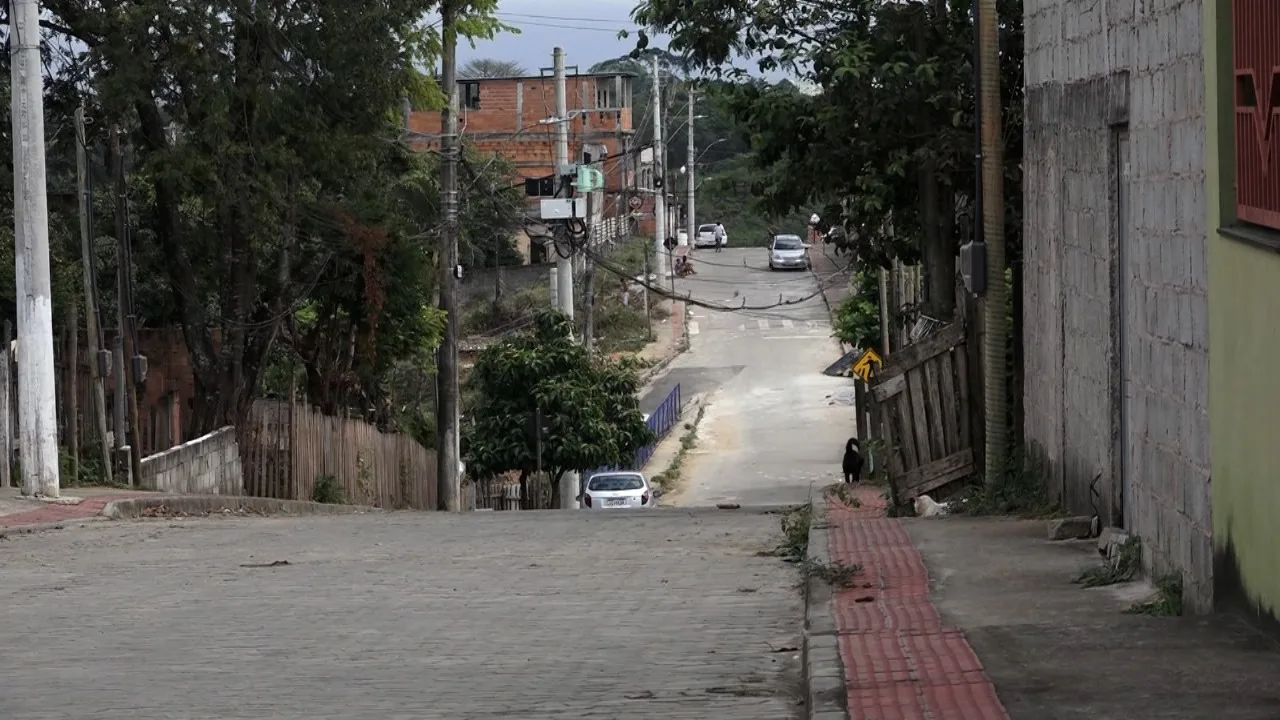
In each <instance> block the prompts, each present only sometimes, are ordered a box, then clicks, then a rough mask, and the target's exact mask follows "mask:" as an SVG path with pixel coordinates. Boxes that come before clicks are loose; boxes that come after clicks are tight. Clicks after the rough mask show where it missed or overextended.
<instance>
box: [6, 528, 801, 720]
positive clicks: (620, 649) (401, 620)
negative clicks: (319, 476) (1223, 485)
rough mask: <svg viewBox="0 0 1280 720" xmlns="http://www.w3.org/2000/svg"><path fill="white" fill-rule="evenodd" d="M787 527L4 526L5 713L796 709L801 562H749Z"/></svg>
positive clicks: (396, 717) (146, 718) (716, 714)
mask: <svg viewBox="0 0 1280 720" xmlns="http://www.w3.org/2000/svg"><path fill="white" fill-rule="evenodd" d="M776 528H777V516H776V515H765V514H747V513H746V512H745V511H732V512H725V511H715V510H709V511H685V510H655V511H653V512H648V513H633V514H628V515H625V516H610V517H600V516H599V515H596V514H589V513H581V512H580V513H532V512H530V513H473V514H469V515H464V516H454V517H450V516H446V515H438V514H429V513H418V514H410V513H396V514H391V515H364V516H342V517H317V518H300V519H244V518H215V519H202V520H151V521H142V522H104V523H95V524H91V525H87V526H85V527H82V528H81V527H77V528H72V529H68V530H65V531H61V532H54V533H46V534H41V535H11V536H9V537H7V538H5V539H4V540H3V544H2V545H0V547H3V552H2V553H0V577H2V578H4V581H3V583H0V603H2V604H0V607H3V608H4V611H3V613H0V647H3V648H4V652H3V653H0V676H2V677H4V690H3V692H0V718H5V720H53V719H55V718H56V719H58V720H62V719H64V718H87V717H93V718H101V719H103V720H117V719H118V720H126V719H128V720H159V719H162V718H163V719H164V720H177V719H184V720H186V719H196V718H200V719H214V718H217V719H218V720H231V719H236V720H241V719H243V720H259V719H260V718H277V719H282V720H293V719H297V720H321V719H328V718H350V719H352V720H366V719H367V718H379V719H380V720H381V719H385V720H401V719H403V720H423V719H425V718H441V719H447V720H466V719H469V718H499V717H511V718H520V719H521V720H539V719H543V718H569V717H572V718H608V719H610V720H614V719H616V718H627V719H628V720H632V719H645V718H655V719H656V718H675V719H679V718H699V719H701V718H733V719H742V720H751V719H756V718H759V719H761V720H764V719H767V720H778V719H779V718H789V717H799V716H800V713H801V712H802V710H803V707H802V706H800V705H799V704H798V703H797V700H796V693H797V692H798V689H799V687H798V686H799V680H798V674H797V673H798V665H799V659H798V657H797V653H796V652H795V651H794V650H792V648H796V647H799V645H800V640H799V635H800V630H801V623H802V614H803V608H802V601H801V597H800V595H799V593H798V592H797V590H796V588H795V581H796V576H795V570H794V568H790V567H788V566H785V565H783V564H782V563H780V562H779V561H778V560H776V559H773V558H767V557H758V556H756V553H757V551H759V550H760V549H762V548H765V547H768V546H770V545H772V544H773V543H775V542H776V541H777V536H776ZM276 560H287V561H289V563H290V564H289V565H287V566H280V567H245V565H246V564H255V563H256V564H266V563H270V562H272V561H276ZM775 650H780V651H778V652H776V651H775Z"/></svg>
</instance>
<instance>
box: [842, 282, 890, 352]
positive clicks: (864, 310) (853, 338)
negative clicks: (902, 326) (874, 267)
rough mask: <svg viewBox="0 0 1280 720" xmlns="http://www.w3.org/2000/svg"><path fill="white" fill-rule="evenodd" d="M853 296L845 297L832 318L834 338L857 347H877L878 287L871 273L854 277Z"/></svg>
mask: <svg viewBox="0 0 1280 720" xmlns="http://www.w3.org/2000/svg"><path fill="white" fill-rule="evenodd" d="M852 283H853V285H854V294H853V295H850V296H849V297H847V298H845V299H844V300H843V301H841V303H840V304H839V305H837V306H836V309H835V313H834V315H835V317H834V318H832V321H833V323H832V324H833V325H834V333H833V334H834V335H835V337H836V338H837V339H838V340H840V341H841V342H844V343H848V344H849V345H852V346H854V347H856V348H862V349H866V348H878V347H879V345H880V297H879V286H878V284H877V281H876V278H875V276H874V274H873V273H872V271H868V270H858V271H857V272H855V273H854V274H853V279H852Z"/></svg>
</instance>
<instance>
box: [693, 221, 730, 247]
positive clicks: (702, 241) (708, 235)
mask: <svg viewBox="0 0 1280 720" xmlns="http://www.w3.org/2000/svg"><path fill="white" fill-rule="evenodd" d="M724 245H725V247H728V246H729V231H727V230H726V231H725V233H724ZM693 246H694V247H696V248H700V247H715V246H716V224H715V223H705V224H703V225H699V226H698V236H697V237H695V238H694V239H693Z"/></svg>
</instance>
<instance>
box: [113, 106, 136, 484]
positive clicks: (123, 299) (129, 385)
mask: <svg viewBox="0 0 1280 720" xmlns="http://www.w3.org/2000/svg"><path fill="white" fill-rule="evenodd" d="M122 134H123V133H122V132H121V130H120V128H118V127H117V128H113V129H112V132H111V157H112V162H113V164H114V166H113V169H114V170H115V179H116V305H117V308H116V310H117V312H116V314H117V319H118V327H119V328H120V347H121V357H120V360H121V364H120V368H119V369H118V372H120V373H121V376H122V378H123V382H122V383H118V385H117V386H120V385H123V387H124V394H125V402H126V403H127V405H126V409H127V413H128V418H127V422H128V424H129V437H128V441H127V443H126V444H125V445H124V446H123V448H121V449H123V450H126V451H127V452H128V455H127V457H126V458H125V459H124V460H125V463H126V467H127V468H128V474H129V485H130V487H132V486H136V485H137V484H138V483H139V482H140V481H141V479H142V447H141V442H140V441H141V437H140V434H139V432H138V393H137V383H138V381H139V380H141V378H139V377H137V376H136V372H135V371H136V370H137V369H138V363H137V357H138V354H137V348H135V347H134V342H133V341H134V338H133V330H134V328H133V323H134V317H133V293H132V287H131V286H132V278H131V277H130V275H131V273H132V271H133V262H132V258H131V257H130V255H131V253H130V247H129V196H128V190H127V188H126V186H125V177H124V149H123V148H122V147H121V142H120V136H121V135H122ZM123 430H124V428H117V429H116V431H117V432H120V431H123ZM117 445H119V444H118V443H117Z"/></svg>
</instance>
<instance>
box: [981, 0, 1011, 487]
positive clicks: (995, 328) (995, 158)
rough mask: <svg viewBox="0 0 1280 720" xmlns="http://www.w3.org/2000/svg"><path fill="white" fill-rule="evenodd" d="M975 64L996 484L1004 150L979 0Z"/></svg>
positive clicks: (989, 28) (1003, 430)
mask: <svg viewBox="0 0 1280 720" xmlns="http://www.w3.org/2000/svg"><path fill="white" fill-rule="evenodd" d="M976 11H977V12H978V18H977V22H978V64H979V70H978V72H979V75H980V77H981V80H982V83H981V85H982V87H981V89H980V92H979V93H978V95H979V97H980V102H981V108H982V114H981V115H980V116H979V120H980V122H981V123H982V235H983V241H984V242H985V243H986V247H987V252H986V254H987V293H986V295H985V296H984V297H983V299H982V300H983V306H982V317H983V326H984V327H983V330H984V332H985V336H984V337H983V342H982V400H983V402H982V406H983V415H984V417H983V427H984V430H985V438H986V440H985V443H984V447H985V471H986V472H985V480H986V482H987V483H994V482H998V481H999V480H1000V476H1001V473H1003V472H1004V470H1005V461H1006V459H1007V458H1008V455H1009V424H1008V420H1006V418H1005V415H1006V413H1007V411H1008V408H1009V397H1008V395H1009V392H1008V387H1007V385H1006V383H1007V382H1008V359H1007V358H1006V356H1005V342H1006V338H1007V336H1008V328H1007V327H1006V325H1005V323H1006V322H1007V320H1006V318H1005V292H1006V288H1005V282H1004V250H1005V248H1004V147H1003V145H1002V140H1001V137H1000V134H1001V133H1000V107H1001V105H1000V42H999V36H998V35H997V31H998V23H997V16H996V0H979V2H978V3H977V7H976Z"/></svg>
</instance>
